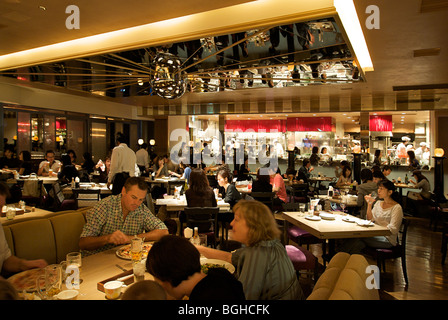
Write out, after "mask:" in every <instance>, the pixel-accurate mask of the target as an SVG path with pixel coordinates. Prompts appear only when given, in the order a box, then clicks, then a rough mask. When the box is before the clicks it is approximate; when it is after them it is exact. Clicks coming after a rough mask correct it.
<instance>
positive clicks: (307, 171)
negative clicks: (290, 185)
mask: <svg viewBox="0 0 448 320" xmlns="http://www.w3.org/2000/svg"><path fill="white" fill-rule="evenodd" d="M313 170H314V167H312V166H311V162H310V160H309V159H303V163H302V166H301V167H300V168H299V170H297V180H303V182H304V183H308V179H309V178H310V177H311V171H313Z"/></svg>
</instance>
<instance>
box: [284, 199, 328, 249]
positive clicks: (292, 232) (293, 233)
mask: <svg viewBox="0 0 448 320" xmlns="http://www.w3.org/2000/svg"><path fill="white" fill-rule="evenodd" d="M282 206H283V210H284V211H299V206H300V204H299V203H298V202H294V203H285V204H283V205H282ZM286 233H287V236H288V239H289V240H291V241H293V242H295V243H297V244H298V245H299V246H302V245H304V244H306V248H307V250H309V249H310V244H317V243H322V252H323V253H325V251H326V242H325V240H321V239H319V238H317V237H315V236H313V235H312V234H311V233H309V232H308V231H305V230H303V229H302V228H299V227H297V226H294V225H291V224H290V225H289V227H288V228H287V230H286Z"/></svg>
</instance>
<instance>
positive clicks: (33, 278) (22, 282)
mask: <svg viewBox="0 0 448 320" xmlns="http://www.w3.org/2000/svg"><path fill="white" fill-rule="evenodd" d="M41 276H42V278H41V279H40V287H41V288H45V277H44V276H45V270H44V269H30V270H26V271H23V272H20V273H17V274H15V275H13V276H11V277H9V278H8V281H9V282H10V283H11V284H12V285H13V286H14V288H16V290H17V291H19V292H21V291H25V292H33V291H37V279H38V278H39V277H41Z"/></svg>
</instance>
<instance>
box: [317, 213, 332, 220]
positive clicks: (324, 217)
mask: <svg viewBox="0 0 448 320" xmlns="http://www.w3.org/2000/svg"><path fill="white" fill-rule="evenodd" d="M319 217H321V218H322V219H325V220H334V219H335V216H334V214H331V213H326V212H321V213H320V214H319Z"/></svg>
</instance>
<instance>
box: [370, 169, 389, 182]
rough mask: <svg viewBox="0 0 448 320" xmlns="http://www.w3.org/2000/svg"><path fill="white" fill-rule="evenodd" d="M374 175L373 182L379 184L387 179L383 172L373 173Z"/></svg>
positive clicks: (376, 171)
mask: <svg viewBox="0 0 448 320" xmlns="http://www.w3.org/2000/svg"><path fill="white" fill-rule="evenodd" d="M372 175H373V182H375V183H378V182H380V181H381V180H383V179H386V177H384V174H383V173H382V172H381V171H378V170H375V171H373V173H372Z"/></svg>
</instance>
